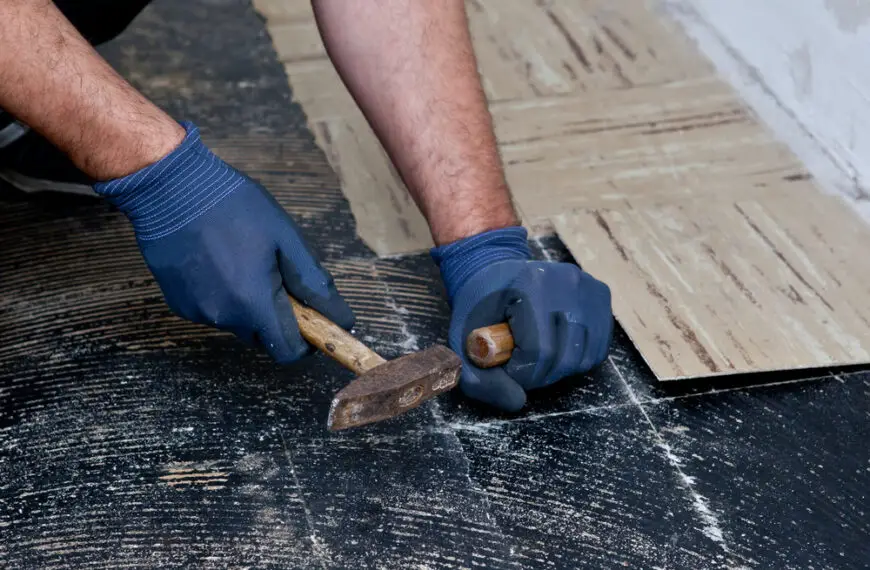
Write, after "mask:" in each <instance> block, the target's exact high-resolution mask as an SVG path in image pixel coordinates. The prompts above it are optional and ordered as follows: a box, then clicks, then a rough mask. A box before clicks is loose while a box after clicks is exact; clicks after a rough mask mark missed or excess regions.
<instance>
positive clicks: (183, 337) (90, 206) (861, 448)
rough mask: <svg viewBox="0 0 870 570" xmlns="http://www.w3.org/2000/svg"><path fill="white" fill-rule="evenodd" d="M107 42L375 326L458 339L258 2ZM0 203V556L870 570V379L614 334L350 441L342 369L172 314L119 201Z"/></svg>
mask: <svg viewBox="0 0 870 570" xmlns="http://www.w3.org/2000/svg"><path fill="white" fill-rule="evenodd" d="M104 51H105V53H106V55H107V57H108V58H109V59H110V60H111V61H112V62H113V63H114V64H115V65H116V66H117V68H118V69H119V70H120V71H122V72H123V73H124V74H125V75H126V76H127V77H129V78H130V79H131V80H132V81H133V82H134V83H136V84H137V85H138V86H139V87H140V88H141V89H142V90H143V91H145V92H146V93H147V94H149V95H150V96H151V97H152V98H153V99H154V100H155V101H157V102H158V103H160V104H161V105H163V106H164V107H165V108H167V109H168V110H169V111H171V112H172V113H173V114H174V115H175V116H177V117H179V118H181V117H184V118H190V119H192V120H194V121H196V122H198V123H199V124H200V125H201V126H202V127H203V130H204V132H205V133H206V134H207V138H208V140H209V141H210V142H211V144H212V145H213V147H214V148H215V149H217V151H218V152H219V153H220V154H222V155H223V156H225V157H226V158H227V159H228V160H230V161H231V162H233V163H234V164H236V165H237V166H239V167H240V168H243V169H245V170H247V171H249V172H250V173H251V174H252V175H253V176H256V177H257V178H259V179H261V180H263V181H264V183H266V184H267V185H268V186H269V187H270V188H272V189H273V191H274V192H275V193H276V194H277V195H278V196H279V199H280V200H281V201H282V202H283V203H284V204H285V205H286V206H287V207H288V209H290V210H291V211H293V212H294V213H295V214H296V216H297V217H298V219H299V220H300V221H301V223H302V225H303V226H304V227H305V228H306V230H307V231H308V233H309V235H310V237H311V239H312V241H313V243H314V244H315V247H316V248H317V250H318V251H319V252H320V254H321V256H322V257H323V258H324V259H325V260H326V261H327V263H328V264H329V265H330V267H331V268H332V269H333V271H334V272H335V274H336V276H337V280H338V282H339V286H340V287H341V288H342V290H344V291H345V292H346V293H347V295H348V297H349V298H350V300H351V303H352V304H353V305H354V307H355V308H356V309H357V313H358V316H359V327H358V333H359V335H360V336H362V337H364V338H366V339H367V340H368V341H369V342H370V343H372V344H373V345H375V346H376V347H378V348H379V350H381V351H382V352H383V353H384V354H385V355H387V356H395V355H397V354H400V353H402V352H404V351H409V350H413V349H415V348H417V347H423V346H426V345H428V344H430V343H434V342H441V341H443V340H444V334H445V329H446V325H447V308H446V305H445V303H444V301H443V291H442V289H441V287H440V285H439V283H438V281H437V275H436V272H435V268H434V267H433V265H432V263H431V262H430V261H429V259H428V258H427V257H426V256H417V257H408V258H403V259H390V260H379V261H378V260H375V258H374V256H373V255H372V254H371V253H370V252H369V251H368V250H367V249H366V248H365V246H364V245H363V244H362V243H360V242H359V241H358V240H357V238H356V237H355V233H354V228H353V219H352V216H351V215H350V211H349V208H348V206H347V203H346V202H345V201H344V200H343V199H342V197H341V194H340V192H339V190H338V183H337V180H336V178H335V176H334V174H333V173H332V172H331V171H330V170H329V168H328V166H327V165H326V161H325V159H324V157H323V156H322V155H321V153H320V152H319V151H318V150H317V148H316V147H315V145H314V143H313V140H312V137H311V135H310V133H308V132H307V131H306V130H305V128H304V126H303V125H304V121H303V117H302V115H301V111H300V109H299V108H297V107H295V106H293V105H291V104H290V93H289V91H288V89H287V83H286V79H285V78H284V77H283V75H282V70H281V67H280V65H279V64H278V63H277V61H276V60H275V57H274V54H273V53H272V51H271V47H270V43H269V41H268V39H267V38H266V36H265V35H264V31H263V26H262V22H261V21H260V20H259V19H258V18H257V17H256V15H255V14H254V13H253V11H252V10H251V8H250V7H249V5H248V4H247V2H245V1H244V0H196V1H193V0H191V1H189V2H184V3H180V2H176V3H174V2H172V1H171V0H158V2H157V3H156V4H155V5H154V6H152V7H151V8H149V9H148V10H147V11H146V12H145V13H144V14H143V15H142V16H141V17H140V18H139V19H138V20H137V22H136V23H135V25H134V27H133V28H131V29H130V30H129V31H128V32H127V33H126V34H125V35H124V36H122V37H121V38H120V39H119V40H118V41H117V42H115V43H114V44H112V45H111V46H108V47H107V48H106V49H105V50H104ZM0 197H2V202H0V406H2V409H0V538H2V540H0V567H3V568H10V569H29V568H38V569H43V568H383V569H405V568H416V569H429V568H433V569H435V568H444V569H453V568H516V569H520V568H614V567H631V568H687V569H707V568H765V569H766V568H796V569H797V568H801V569H804V568H813V569H821V568H835V569H844V568H866V567H870V522H868V514H870V513H868V510H870V499H868V496H867V493H868V487H870V445H868V441H870V421H868V420H870V373H867V372H863V371H860V370H835V371H828V370H821V371H816V372H812V373H790V374H781V375H776V376H755V377H750V378H745V377H744V378H735V379H732V380H729V381H722V382H718V383H716V384H706V383H696V384H680V385H677V386H674V387H671V388H669V389H666V388H665V387H660V386H656V385H654V383H653V381H652V379H651V376H650V375H649V373H648V372H647V370H646V369H645V367H644V365H643V364H642V362H641V361H640V359H639V357H638V355H637V354H636V353H635V352H634V350H633V349H632V348H631V345H630V344H629V343H628V342H627V341H626V339H625V338H624V337H623V336H619V337H618V338H617V340H616V344H615V346H614V348H613V352H612V355H611V357H610V359H609V360H608V362H607V363H606V364H605V365H604V366H603V367H602V368H601V369H600V370H598V371H596V372H595V373H594V374H592V375H590V376H589V377H585V378H576V379H573V380H571V381H568V382H565V383H564V384H562V385H559V386H557V387H556V388H554V389H551V390H550V391H549V392H547V393H541V394H537V395H535V396H534V397H533V399H532V402H531V404H530V406H529V407H528V409H527V410H525V411H524V412H523V413H522V414H520V415H517V416H514V417H505V416H498V415H494V414H492V413H491V412H489V411H487V410H483V409H480V408H477V407H475V406H473V405H471V404H469V403H468V402H467V401H465V400H463V399H462V398H461V397H460V396H458V395H452V397H445V398H443V399H442V400H441V401H440V402H438V403H432V404H430V405H427V406H426V407H424V408H422V409H419V410H417V411H416V412H414V413H411V414H409V415H407V416H405V417H402V418H400V419H398V420H396V421H393V422H391V423H387V424H383V425H380V426H377V427H374V428H370V429H365V430H360V431H353V432H347V433H340V434H330V433H328V432H326V431H325V429H324V419H325V414H326V411H327V405H328V402H329V399H330V396H331V394H332V393H333V392H334V391H335V390H336V389H338V388H339V387H341V386H342V385H343V384H344V383H345V382H347V381H348V380H349V378H350V375H349V374H348V373H346V372H344V371H342V370H341V369H339V368H338V367H337V366H336V365H334V364H332V363H330V362H327V361H325V360H323V359H321V358H314V359H312V360H311V361H309V362H306V363H305V364H304V365H300V366H295V367H292V368H287V369H281V368H278V367H275V366H273V365H272V364H270V363H269V362H268V361H267V360H266V359H265V358H264V357H262V356H261V355H259V354H257V353H254V352H252V351H249V350H247V349H245V348H243V347H241V346H239V345H238V344H237V343H236V342H235V341H234V340H232V339H231V338H228V337H226V336H224V335H221V334H216V333H214V332H212V331H209V330H207V329H204V328H201V327H197V326H194V325H188V324H186V323H184V322H182V321H179V320H177V319H175V318H173V317H172V316H171V315H170V314H169V313H168V312H167V310H166V308H165V307H164V306H163V304H162V301H161V297H160V293H159V291H158V289H157V288H156V286H155V284H154V282H153V281H152V279H151V278H150V276H149V274H148V272H147V270H146V269H145V267H144V265H143V264H142V262H141V261H140V260H139V257H138V253H137V251H136V248H135V243H134V241H133V239H132V235H131V234H130V232H129V230H128V229H127V226H126V223H125V222H124V220H123V219H121V218H120V217H119V215H118V214H117V213H116V212H113V211H111V210H110V209H109V208H108V207H107V206H105V205H104V204H102V203H97V202H91V201H75V200H72V201H70V200H61V199H58V198H47V199H44V200H40V201H36V202H34V201H22V200H20V199H18V198H17V197H15V196H14V195H12V194H10V193H8V192H6V191H4V192H3V193H2V194H0ZM535 249H536V251H537V253H538V255H539V256H540V257H551V258H563V257H564V256H565V253H564V250H563V248H562V247H561V246H560V245H559V244H558V243H556V242H549V241H548V242H544V243H538V244H535Z"/></svg>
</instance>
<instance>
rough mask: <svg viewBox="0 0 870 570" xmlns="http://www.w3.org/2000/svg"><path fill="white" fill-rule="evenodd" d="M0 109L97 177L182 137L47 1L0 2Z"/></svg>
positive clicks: (132, 167)
mask: <svg viewBox="0 0 870 570" xmlns="http://www.w3.org/2000/svg"><path fill="white" fill-rule="evenodd" d="M0 108H2V109H4V110H6V111H7V112H9V113H11V114H12V115H14V116H15V117H16V118H18V119H19V120H20V121H22V122H24V123H26V124H27V125H28V126H30V127H31V128H32V129H34V130H36V131H38V132H39V133H41V134H42V135H43V136H45V137H46V138H47V139H48V140H49V141H51V142H52V143H53V144H54V145H55V146H57V147H58V148H59V149H61V150H62V151H64V152H66V153H67V154H68V155H69V156H70V158H71V159H72V160H73V162H75V164H76V166H78V167H79V168H80V169H81V170H82V171H84V172H85V173H86V174H88V175H90V176H91V177H92V178H95V179H97V180H108V179H111V178H117V177H120V176H124V175H126V174H130V173H131V172H135V171H136V170H139V169H140V168H143V167H144V166H147V165H148V164H151V163H153V162H156V161H157V160H159V159H160V158H162V157H163V156H165V155H166V154H168V153H169V152H170V151H171V150H172V149H173V148H174V147H175V146H177V145H178V143H179V142H180V141H181V139H182V138H183V137H184V130H183V129H182V128H181V126H180V125H178V123H176V122H174V121H173V120H172V119H171V118H170V117H169V116H167V115H166V114H165V113H163V112H162V111H161V110H160V109H158V108H157V107H156V106H154V105H153V104H152V103H150V102H149V101H148V100H147V99H145V97H144V96H143V95H141V94H140V93H139V92H137V91H136V90H135V89H134V88H133V87H132V86H130V85H129V84H128V83H127V82H126V81H124V80H123V79H122V78H121V77H120V76H119V75H118V74H117V73H115V71H114V70H113V69H112V68H111V67H110V66H109V65H108V64H107V63H106V62H105V61H104V60H103V59H102V58H101V57H100V56H99V54H97V52H96V51H94V49H93V48H92V47H91V46H90V45H89V44H88V43H87V41H86V40H85V39H84V38H82V37H81V35H79V33H78V32H77V31H76V30H75V28H73V26H72V25H71V24H70V23H69V22H68V21H67V20H66V19H65V18H64V17H63V15H62V14H61V13H60V12H59V11H58V10H57V8H55V6H54V4H53V3H52V2H51V1H50V0H2V2H0Z"/></svg>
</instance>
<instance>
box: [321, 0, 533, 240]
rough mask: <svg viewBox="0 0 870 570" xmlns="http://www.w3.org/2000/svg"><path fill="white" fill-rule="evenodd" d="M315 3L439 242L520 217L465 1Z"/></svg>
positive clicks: (334, 50) (353, 86)
mask: <svg viewBox="0 0 870 570" xmlns="http://www.w3.org/2000/svg"><path fill="white" fill-rule="evenodd" d="M313 4H314V9H315V14H316V16H317V22H318V25H319V27H320V31H321V34H322V36H323V38H324V42H325V44H326V47H327V51H328V52H329V55H330V58H331V59H332V61H333V63H334V64H335V66H336V68H337V69H338V71H339V73H340V75H341V77H342V79H343V80H344V82H345V84H346V85H347V86H348V88H349V90H350V91H351V93H352V94H353V96H354V98H355V99H356V101H357V102H358V103H359V105H360V107H361V108H362V110H363V112H364V113H365V115H366V117H367V118H368V120H369V122H370V123H371V124H372V126H373V128H374V130H375V132H376V133H377V135H378V137H379V138H380V140H381V142H382V143H383V144H384V147H385V148H386V149H387V152H388V153H389V155H390V157H391V158H392V160H393V163H394V164H395V165H396V167H397V168H398V170H399V172H400V173H401V175H402V178H403V179H404V180H405V183H406V185H407V186H408V189H409V190H410V192H411V194H412V195H413V197H414V199H415V201H416V202H417V204H418V205H419V206H420V209H421V210H422V211H423V214H424V215H425V216H426V219H427V220H428V221H429V227H430V228H431V231H432V236H433V238H434V240H435V242H436V244H439V245H440V244H445V243H450V242H452V241H455V240H457V239H460V238H463V237H468V236H470V235H474V234H477V233H480V232H482V231H486V230H490V229H495V228H501V227H505V226H510V225H515V224H516V223H517V216H516V214H515V212H514V210H513V206H512V204H511V199H510V193H509V191H508V188H507V184H506V182H505V178H504V172H503V168H502V165H501V160H500V157H499V155H498V149H497V147H496V142H495V136H494V134H493V129H492V119H491V117H490V115H489V111H488V110H487V107H486V99H485V96H484V93H483V89H482V88H481V85H480V79H479V77H478V74H477V66H476V61H475V58H474V52H473V50H472V45H471V38H470V35H469V31H468V23H467V20H466V15H465V6H464V1H463V0H437V1H429V0H425V1H422V0H314V1H313ZM457 213H461V215H457Z"/></svg>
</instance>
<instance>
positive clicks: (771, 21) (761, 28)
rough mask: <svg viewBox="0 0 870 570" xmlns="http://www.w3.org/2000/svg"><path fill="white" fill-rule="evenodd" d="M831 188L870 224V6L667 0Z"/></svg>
mask: <svg viewBox="0 0 870 570" xmlns="http://www.w3.org/2000/svg"><path fill="white" fill-rule="evenodd" d="M664 7H665V9H666V10H667V11H668V12H669V13H670V14H671V15H672V16H673V17H675V18H676V19H677V20H678V21H679V22H680V23H682V24H683V26H684V28H685V29H686V31H687V32H688V34H689V35H690V36H691V37H693V38H694V39H695V40H696V41H697V43H698V45H699V47H700V49H701V50H702V51H703V52H705V53H706V55H707V56H708V57H710V59H712V60H713V62H714V63H715V64H716V65H717V67H718V68H719V70H720V72H722V73H723V74H724V75H725V76H726V78H728V79H730V80H731V82H732V83H733V84H734V85H735V86H736V87H737V88H738V90H739V91H741V94H742V95H743V96H744V97H745V98H746V99H747V101H748V103H749V104H750V106H752V107H753V108H754V109H755V111H756V113H757V114H758V115H759V117H760V118H761V119H762V120H763V121H765V122H767V123H768V124H769V125H770V126H771V127H772V128H773V130H774V131H775V132H776V133H777V134H778V135H779V136H780V137H781V138H782V139H783V140H785V141H786V142H787V143H789V144H790V145H791V146H792V148H793V149H794V150H795V152H796V153H797V154H798V155H799V156H800V158H801V159H803V160H804V162H805V163H806V164H807V166H808V167H809V169H810V170H811V171H812V172H813V174H814V175H815V176H816V178H817V179H819V182H820V183H821V184H822V186H823V187H826V188H827V189H828V190H830V191H836V192H839V193H841V194H844V195H846V196H848V197H850V198H851V199H852V203H853V205H854V206H855V207H856V208H857V209H858V210H859V211H861V212H862V214H864V215H865V216H866V217H867V218H868V219H870V0H665V5H664Z"/></svg>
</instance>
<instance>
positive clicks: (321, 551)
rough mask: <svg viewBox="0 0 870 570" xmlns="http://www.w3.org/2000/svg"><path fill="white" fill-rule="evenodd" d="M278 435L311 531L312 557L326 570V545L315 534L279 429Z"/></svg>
mask: <svg viewBox="0 0 870 570" xmlns="http://www.w3.org/2000/svg"><path fill="white" fill-rule="evenodd" d="M278 436H279V437H280V438H281V445H282V447H283V448H284V457H286V458H287V462H288V463H289V464H290V474H291V475H293V483H294V484H295V485H296V489H297V490H298V492H299V501H300V502H301V503H302V510H303V511H304V512H305V523H306V525H307V526H308V530H309V531H310V532H311V535H310V536H309V537H308V538H310V539H311V550H312V552H313V554H314V557H315V558H316V559H317V561H318V562H319V563H320V567H321V568H323V570H326V568H327V566H326V555H325V552H326V551H327V547H326V545H325V544H323V542H322V541H321V540H320V538H319V537H318V536H317V530H316V529H315V527H314V515H312V514H311V508H310V507H309V506H308V501H306V500H305V493H304V492H303V489H302V483H301V482H300V481H299V475H298V474H297V473H296V464H295V462H294V461H293V454H292V453H290V449H289V448H288V447H287V440H285V439H284V434H283V433H281V431H280V430H279V431H278Z"/></svg>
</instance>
